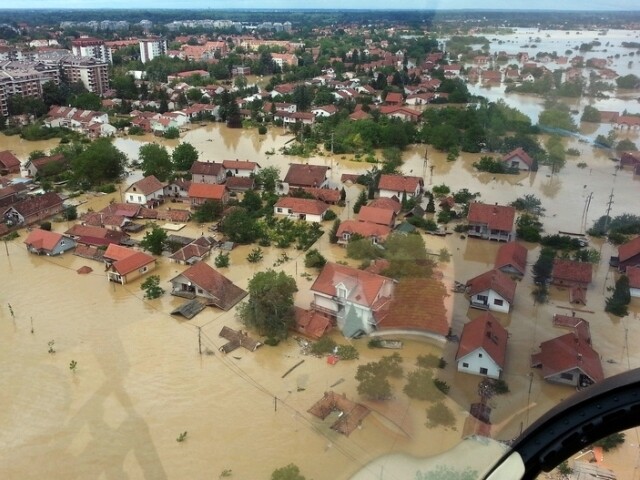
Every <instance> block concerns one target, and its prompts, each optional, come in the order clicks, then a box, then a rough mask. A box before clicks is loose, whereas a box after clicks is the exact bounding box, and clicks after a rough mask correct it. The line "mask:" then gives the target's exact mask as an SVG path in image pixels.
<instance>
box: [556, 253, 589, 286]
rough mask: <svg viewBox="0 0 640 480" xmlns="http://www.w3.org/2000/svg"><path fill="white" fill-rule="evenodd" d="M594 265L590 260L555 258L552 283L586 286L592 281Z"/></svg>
mask: <svg viewBox="0 0 640 480" xmlns="http://www.w3.org/2000/svg"><path fill="white" fill-rule="evenodd" d="M592 274H593V266H592V265H591V264H590V263H589V262H577V261H575V260H567V259H564V258H556V259H554V260H553V270H552V271H551V283H552V284H553V285H555V286H557V287H570V288H584V289H586V288H587V287H588V286H589V284H590V283H591V278H592Z"/></svg>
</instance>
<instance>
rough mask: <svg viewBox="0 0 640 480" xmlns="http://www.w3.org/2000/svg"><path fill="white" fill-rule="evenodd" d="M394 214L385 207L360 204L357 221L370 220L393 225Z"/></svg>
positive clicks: (379, 223)
mask: <svg viewBox="0 0 640 480" xmlns="http://www.w3.org/2000/svg"><path fill="white" fill-rule="evenodd" d="M395 217H396V214H395V212H394V211H393V210H388V209H386V208H376V207H368V206H366V205H365V206H362V207H361V208H360V212H358V221H360V222H371V223H376V224H378V225H386V226H389V227H391V226H393V224H394V223H395V219H396V218H395Z"/></svg>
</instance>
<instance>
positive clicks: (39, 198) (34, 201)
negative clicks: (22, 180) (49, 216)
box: [13, 192, 62, 218]
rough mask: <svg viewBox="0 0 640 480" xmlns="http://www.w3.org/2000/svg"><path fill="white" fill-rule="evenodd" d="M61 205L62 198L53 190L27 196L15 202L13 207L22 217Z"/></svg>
mask: <svg viewBox="0 0 640 480" xmlns="http://www.w3.org/2000/svg"><path fill="white" fill-rule="evenodd" d="M61 205H62V198H61V197H60V195H58V194H57V193H55V192H47V193H44V194H42V195H35V196H33V197H28V198H26V199H25V200H22V201H21V202H18V203H15V204H14V205H13V208H14V209H15V210H16V211H17V212H18V213H19V214H20V215H22V216H23V217H25V218H26V217H29V216H31V215H33V214H35V213H38V212H41V211H42V210H47V209H51V208H52V207H55V206H61ZM52 213H53V212H52Z"/></svg>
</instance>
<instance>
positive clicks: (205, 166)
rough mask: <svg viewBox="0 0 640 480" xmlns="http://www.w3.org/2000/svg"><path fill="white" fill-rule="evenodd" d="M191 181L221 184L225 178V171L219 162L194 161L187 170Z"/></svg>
mask: <svg viewBox="0 0 640 480" xmlns="http://www.w3.org/2000/svg"><path fill="white" fill-rule="evenodd" d="M189 173H191V181H192V182H195V183H208V184H221V183H224V182H225V179H226V178H227V171H226V170H225V168H224V166H223V165H222V164H221V163H216V162H200V161H195V162H193V165H191V169H190V170H189Z"/></svg>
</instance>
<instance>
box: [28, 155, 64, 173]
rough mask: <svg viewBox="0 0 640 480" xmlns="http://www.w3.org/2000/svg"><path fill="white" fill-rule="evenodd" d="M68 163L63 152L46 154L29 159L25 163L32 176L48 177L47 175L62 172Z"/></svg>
mask: <svg viewBox="0 0 640 480" xmlns="http://www.w3.org/2000/svg"><path fill="white" fill-rule="evenodd" d="M66 164H67V160H66V158H65V157H64V155H63V154H61V153H58V154H56V155H51V156H44V157H39V158H34V159H32V160H28V161H27V163H25V164H24V169H25V170H26V171H27V175H28V176H30V177H33V178H35V177H46V176H47V175H50V174H53V173H57V172H62V171H63V170H64V169H65V167H66Z"/></svg>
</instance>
